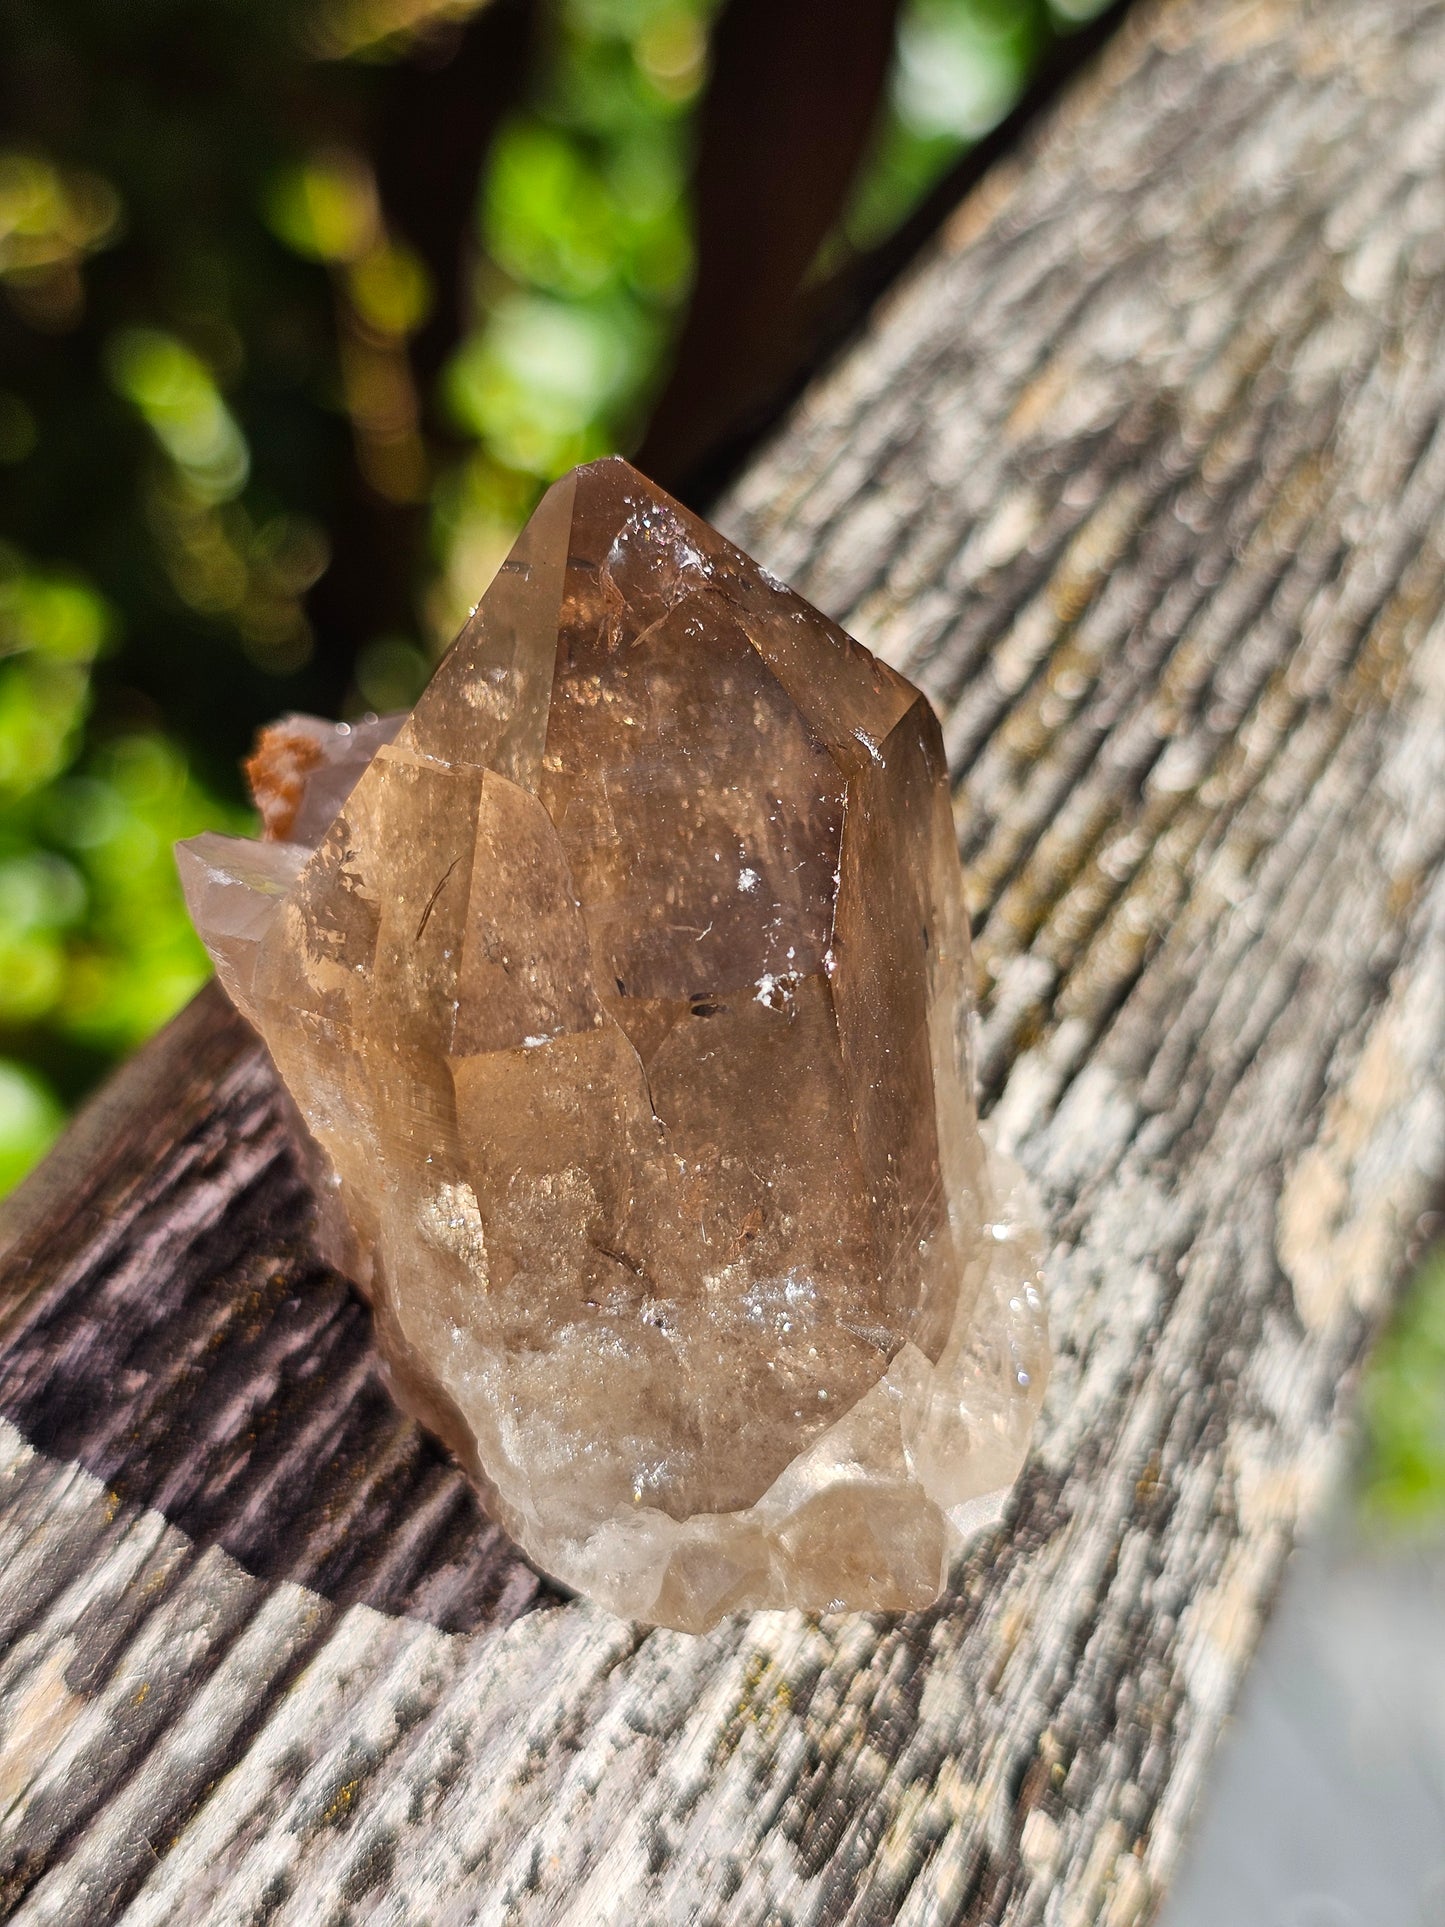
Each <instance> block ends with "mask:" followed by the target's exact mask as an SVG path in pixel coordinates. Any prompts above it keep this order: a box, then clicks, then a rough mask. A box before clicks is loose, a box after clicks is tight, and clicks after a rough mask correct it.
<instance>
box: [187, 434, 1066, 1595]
mask: <svg viewBox="0 0 1445 1927" xmlns="http://www.w3.org/2000/svg"><path fill="white" fill-rule="evenodd" d="M252 774H253V780H254V782H255V786H256V790H257V795H258V800H259V801H260V803H261V805H262V808H263V813H264V816H265V820H266V823H267V827H268V831H269V832H270V840H268V841H265V842H261V843H251V842H246V841H243V840H237V839H229V838H223V837H217V836H203V837H198V838H195V839H193V840H192V841H191V842H189V843H187V844H183V845H182V846H181V849H180V863H181V869H182V875H183V878H184V881H185V885H186V890H187V895H188V899H189V902H190V905H191V910H192V915H193V917H194V919H195V922H196V926H197V928H198V930H199V931H200V933H201V935H202V937H203V938H204V939H205V941H206V944H207V946H208V948H209V949H210V952H211V955H212V957H213V958H214V959H215V963H216V968H217V972H218V974H219V976H220V978H221V980H222V982H223V984H224V985H225V987H226V989H227V990H228V991H229V993H230V995H231V997H232V998H233V1000H234V1001H235V1003H236V1004H237V1006H238V1007H239V1008H240V1009H241V1010H242V1011H243V1012H244V1013H245V1015H246V1016H247V1017H248V1018H249V1019H250V1020H251V1022H252V1023H253V1024H254V1025H255V1026H256V1028H257V1029H258V1030H259V1031H260V1033H261V1035H262V1037H263V1038H264V1040H265V1042H266V1044H267V1046H268V1047H269V1049H270V1051H271V1054H272V1056H273V1058H274V1059H275V1062H276V1065H277V1068H278V1070H279V1071H280V1074H281V1076H282V1078H283V1079H284V1081H285V1083H286V1085H287V1087H288V1089H289V1091H290V1093H291V1095H292V1097H293V1099H294V1100H295V1103H296V1106H297V1108H298V1110H299V1112H300V1115H301V1117H302V1118H303V1119H304V1121H305V1124H306V1126H307V1127H308V1129H309V1131H310V1133H311V1136H312V1138H313V1139H314V1141H315V1146H316V1147H318V1156H317V1166H318V1169H319V1171H320V1172H321V1174H322V1178H321V1188H322V1191H323V1193H324V1194H325V1195H324V1197H323V1203H324V1206H325V1208H326V1211H327V1213H328V1215H329V1217H330V1219H331V1220H332V1222H333V1223H335V1224H337V1225H339V1226H340V1227H341V1231H342V1234H343V1249H344V1254H345V1255H344V1262H345V1264H346V1267H347V1269H348V1270H350V1272H351V1274H352V1275H353V1276H354V1277H355V1278H356V1279H357V1281H358V1283H359V1284H360V1285H361V1286H362V1288H363V1289H364V1290H365V1291H366V1292H367V1293H368V1295H369V1296H370V1298H371V1300H372V1303H373V1305H374V1307H375V1311H376V1320H377V1332H378V1337H379V1341H380V1344H381V1346H382V1349H383V1352H384V1355H385V1357H386V1359H387V1361H388V1364H389V1368H390V1371H391V1375H392V1378H393V1382H394V1385H395V1388H396V1391H397V1394H398V1397H399V1398H400V1399H401V1401H402V1402H403V1403H404V1404H405V1405H407V1406H408V1407H409V1408H410V1409H411V1410H412V1411H414V1412H415V1413H417V1414H418V1415H419V1416H420V1417H421V1418H423V1420H424V1421H425V1422H426V1423H427V1424H429V1425H430V1426H432V1427H433V1429H435V1430H436V1431H437V1432H439V1433H440V1435H441V1436H442V1437H443V1438H444V1439H445V1440H446V1442H447V1443H448V1444H449V1445H450V1446H451V1448H452V1449H453V1450H454V1451H455V1452H456V1453H457V1455H458V1456H459V1458H460V1459H461V1460H462V1462H463V1464H464V1465H466V1466H467V1468H468V1469H469V1471H470V1472H471V1474H472V1475H473V1477H474V1478H475V1479H476V1481H477V1482H478V1484H479V1485H480V1487H481V1488H482V1490H483V1492H484V1494H485V1496H486V1498H487V1502H488V1504H489V1506H490V1507H491V1509H492V1511H493V1512H494V1513H495V1515H496V1516H497V1518H498V1519H499V1520H500V1521H501V1522H502V1524H503V1525H504V1526H505V1527H506V1528H507V1530H508V1531H509V1532H511V1534H512V1535H513V1537H514V1538H515V1539H516V1540H517V1541H518V1542H519V1544H520V1545H521V1546H522V1547H523V1548H524V1550H525V1551H526V1552H527V1553H528V1554H529V1555H530V1556H531V1557H532V1558H533V1559H534V1560H535V1561H536V1563H537V1564H538V1565H540V1566H541V1567H542V1568H543V1569H544V1570H545V1571H547V1572H549V1573H551V1574H553V1575H554V1576H555V1577H557V1578H558V1579H560V1580H562V1581H563V1582H564V1583H566V1584H568V1585H570V1586H572V1587H575V1588H576V1589H577V1590H578V1591H580V1592H582V1593H584V1594H586V1595H588V1596H589V1597H591V1598H593V1599H595V1600H598V1601H600V1602H601V1603H603V1604H604V1605H606V1606H608V1607H610V1608H612V1610H614V1611H615V1612H618V1613H621V1614H624V1615H627V1616H629V1617H633V1618H636V1619H641V1620H648V1621H653V1622H657V1623H662V1624H666V1625H671V1626H676V1627H680V1628H684V1629H687V1630H700V1629H702V1628H705V1627H707V1626H709V1625H711V1624H713V1623H714V1622H715V1621H716V1620H717V1619H718V1618H720V1617H721V1616H722V1615H723V1614H725V1613H728V1612H732V1611H736V1610H738V1609H741V1608H745V1607H765V1606H787V1605H791V1606H802V1607H809V1608H818V1609H823V1608H849V1607H867V1608H872V1609H897V1608H915V1607H921V1606H925V1605H927V1604H929V1603H930V1602H931V1601H932V1600H934V1599H935V1598H936V1597H937V1596H938V1594H939V1592H940V1590H941V1588H942V1586H943V1584H944V1581H945V1576H946V1568H947V1561H948V1558H949V1555H950V1553H951V1551H952V1550H953V1549H955V1548H956V1546H957V1545H958V1543H959V1541H960V1539H961V1538H962V1537H963V1536H966V1535H967V1534H968V1533H969V1532H970V1531H972V1530H974V1529H976V1528H977V1527H978V1526H979V1525H980V1524H981V1523H984V1522H986V1521H988V1520H989V1519H992V1518H994V1517H996V1516H997V1513H998V1510H999V1508H1000V1506H1001V1502H1002V1498H1003V1496H1004V1495H1005V1493H1006V1491H1007V1488H1008V1487H1009V1485H1010V1484H1011V1482H1012V1480H1013V1478H1014V1476H1015V1474H1016V1472H1017V1470H1018V1467H1019V1465H1020V1463H1021V1460H1022V1457H1023V1454H1024V1451H1025V1448H1026V1445H1027V1441H1028V1436H1029V1432H1030V1429H1031V1426H1032V1423H1033V1417H1034V1414H1035V1412H1036V1410H1037V1407H1038V1403H1039V1400H1040V1397H1041V1395H1042V1391H1043V1385H1044V1379H1045V1376H1046V1372H1047V1343H1046V1338H1045V1332H1044V1321H1043V1311H1042V1305H1041V1302H1040V1297H1039V1284H1038V1278H1037V1274H1036V1257H1035V1249H1034V1243H1033V1240H1032V1237H1031V1235H1030V1234H1029V1233H1028V1231H1027V1230H1026V1228H1025V1227H1024V1225H1023V1224H1022V1223H1021V1222H1020V1221H1019V1217H1018V1213H1017V1207H1016V1204H1015V1203H1014V1202H1013V1201H1012V1200H1011V1199H1010V1197H1009V1196H1008V1195H1007V1191H1008V1188H1009V1181H1008V1179H1007V1177H1006V1176H1001V1175H1000V1170H999V1167H998V1165H997V1162H996V1160H994V1159H992V1158H991V1156H990V1154H989V1153H988V1151H987V1149H986V1146H985V1143H984V1140H983V1138H982V1136H981V1134H980V1131H979V1126H978V1122H977V1118H976V1115H975V1110H974V1100H973V1090H972V1075H971V1069H970V1064H969V1057H968V1042H967V1039H968V1023H969V1017H970V1012H971V1008H972V1000H971V990H970V962H969V950H968V931H967V922H966V918H965V914H964V909H963V902H962V890H961V879H960V873H959V863H958V854H957V847H956V843H955V833H954V826H953V818H952V812H951V807H950V797H949V786H948V780H947V772H946V769H945V765H944V759H943V752H942V745H941V740H940V736H939V730H938V725H937V723H936V721H935V719H934V716H933V713H932V711H931V710H930V708H929V706H928V704H927V702H926V701H925V700H924V698H923V697H922V696H921V695H920V694H919V693H918V691H917V690H915V689H914V688H913V687H912V686H911V685H910V684H909V683H908V682H906V681H905V680H904V679H903V678H902V677H901V676H899V675H897V674H896V673H894V672H893V671H892V670H890V669H889V668H887V667H885V666H884V665H883V664H882V663H880V662H878V661H876V660H875V659H874V658H873V657H872V656H871V655H870V654H869V653H868V652H867V651H866V650H865V649H863V648H862V647H860V645H859V644H857V643H856V642H854V641H852V640H851V639H850V638H849V637H848V636H846V635H845V634H844V633H843V632H842V631H841V630H840V629H838V628H837V627H836V626H835V625H833V624H832V623H830V622H828V621H827V620H825V619H824V618H823V617H822V616H821V615H819V614H818V612H817V611H816V610H814V609H812V608H811V607H810V606H809V605H808V604H807V603H805V602H804V601H802V600H801V598H799V597H798V596H796V595H794V594H793V593H791V592H790V591H789V590H787V589H785V588H783V587H782V586H781V585H780V584H779V583H777V582H776V581H774V580H773V579H772V578H771V577H770V576H768V575H767V574H766V573H765V572H764V571H763V570H761V569H760V568H758V567H757V566H756V564H754V563H753V562H751V561H750V560H749V559H748V558H747V557H746V556H744V555H743V554H741V553H740V552H739V551H738V550H737V549H736V548H734V547H733V546H732V545H731V544H729V543H728V542H726V541H725V540H724V539H723V538H722V537H721V536H720V535H719V534H718V533H717V532H716V531H715V530H713V529H711V528H709V527H708V526H707V525H706V524H704V523H702V522H701V521H699V520H698V519H697V518H696V517H694V516H692V515H690V514H689V513H687V512H686V511H685V510H683V509H682V508H681V507H679V505H678V504H677V503H675V502H673V501H671V500H670V499H669V498H668V497H667V496H665V495H663V494H662V493H661V492H660V491H659V490H658V489H656V488H654V487H653V486H652V484H650V483H649V482H647V481H645V480H644V479H643V478H642V477H641V476H640V475H638V474H637V473H636V472H635V471H634V470H632V469H630V468H629V467H628V466H627V465H626V464H625V463H623V462H620V461H615V460H614V461H607V462H599V463H595V464H592V465H591V466H589V467H587V468H583V469H579V470H577V471H576V472H575V473H574V474H572V475H570V476H568V477H567V478H565V479H564V480H563V481H561V482H558V483H557V484H556V485H555V486H554V487H553V488H552V489H551V491H550V492H549V493H548V495H547V496H546V498H545V499H544V500H543V502H542V504H541V506H540V507H539V508H538V509H537V511H536V513H535V515H534V516H533V518H532V520H531V522H530V523H529V524H528V525H527V528H526V529H525V530H524V531H523V533H522V535H521V537H520V538H519V540H518V542H517V544H516V547H515V548H514V549H513V551H512V553H511V555H510V556H509V557H508V559H507V561H506V562H505V563H504V564H503V566H502V570H501V572H500V574H499V575H498V577H497V579H496V581H495V582H494V583H493V585H492V587H491V588H490V589H489V590H488V592H487V594H486V596H485V597H484V598H483V601H482V603H481V605H480V606H479V608H478V609H477V611H476V613H475V614H474V616H473V617H472V619H471V621H470V622H469V623H468V624H467V626H466V628H465V629H464V630H463V631H462V633H461V635H460V636H459V637H458V639H457V641H456V643H455V644H454V645H453V647H452V649H451V651H450V652H449V654H448V655H447V656H446V658H445V659H444V661H443V662H442V664H441V666H440V667H439V668H438V670H437V672H436V674H435V676H434V677H433V679H432V681H431V684H430V686H429V687H428V688H427V690H426V691H425V693H424V694H423V695H422V697H421V699H420V701H419V702H418V703H417V706H416V708H415V709H414V710H413V711H412V713H411V714H410V715H409V716H407V717H405V718H386V719H382V720H381V721H380V722H377V723H371V724H366V725H360V726H357V727H356V728H355V729H353V730H347V729H346V728H344V727H343V726H341V725H331V724H320V723H316V722H315V721H313V720H312V719H308V718H296V717H293V718H288V719H287V720H286V721H285V722H284V723H283V724H279V725H276V726H275V728H274V729H273V730H272V731H270V732H268V733H267V735H266V736H265V737H264V738H263V741H262V744H261V746H260V748H259V750H258V755H257V758H256V759H255V761H254V763H253V767H252Z"/></svg>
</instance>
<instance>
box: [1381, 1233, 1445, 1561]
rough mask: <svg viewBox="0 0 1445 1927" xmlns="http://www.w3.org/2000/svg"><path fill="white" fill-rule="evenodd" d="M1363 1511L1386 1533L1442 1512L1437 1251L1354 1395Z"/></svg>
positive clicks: (1443, 1347)
mask: <svg viewBox="0 0 1445 1927" xmlns="http://www.w3.org/2000/svg"><path fill="white" fill-rule="evenodd" d="M1361 1403H1362V1407H1363V1413H1364V1421H1365V1446H1366V1451H1365V1469H1364V1482H1363V1494H1364V1504H1365V1507H1366V1511H1367V1513H1368V1514H1369V1515H1371V1516H1373V1517H1374V1518H1376V1519H1379V1520H1382V1521H1384V1522H1387V1523H1389V1524H1392V1525H1398V1526H1405V1527H1408V1526H1413V1525H1416V1524H1419V1523H1420V1522H1422V1521H1425V1520H1432V1521H1438V1519H1439V1518H1440V1516H1441V1513H1442V1511H1445V1246H1438V1247H1437V1248H1436V1249H1435V1251H1434V1252H1433V1253H1432V1254H1431V1255H1430V1256H1429V1257H1428V1258H1427V1259H1426V1261H1425V1263H1424V1264H1423V1265H1422V1266H1421V1268H1420V1271H1419V1273H1418V1275H1417V1276H1416V1278H1415V1279H1414V1281H1413V1283H1412V1284H1411V1286H1410V1288H1409V1290H1408V1291H1407V1292H1406V1294H1405V1296H1404V1299H1403V1300H1402V1302H1401V1304H1400V1306H1399V1309H1398V1310H1397V1312H1396V1314H1395V1317H1394V1319H1393V1320H1392V1322H1391V1325H1390V1328H1389V1330H1388V1331H1387V1332H1386V1333H1385V1336H1384V1337H1383V1338H1382V1339H1381V1341H1380V1343H1379V1344H1378V1345H1377V1346H1376V1348H1375V1355H1374V1357H1373V1359H1372V1360H1371V1361H1370V1368H1369V1372H1368V1374H1367V1375H1366V1379H1365V1385H1364V1391H1363V1395H1362V1400H1361Z"/></svg>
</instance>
